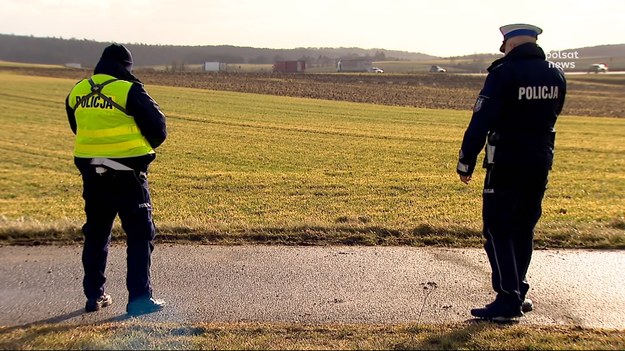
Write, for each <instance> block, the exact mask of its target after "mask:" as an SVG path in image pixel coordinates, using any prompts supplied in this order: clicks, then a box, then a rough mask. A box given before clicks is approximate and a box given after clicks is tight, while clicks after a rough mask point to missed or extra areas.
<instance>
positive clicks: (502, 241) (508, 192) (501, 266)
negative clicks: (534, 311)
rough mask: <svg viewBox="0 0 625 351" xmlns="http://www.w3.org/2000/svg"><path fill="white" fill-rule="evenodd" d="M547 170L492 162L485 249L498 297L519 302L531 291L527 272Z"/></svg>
mask: <svg viewBox="0 0 625 351" xmlns="http://www.w3.org/2000/svg"><path fill="white" fill-rule="evenodd" d="M548 173H549V170H548V169H543V168H540V167H539V168H534V169H527V168H524V169H519V168H512V167H505V166H500V165H498V164H495V165H491V166H489V168H488V169H487V173H486V177H485V180H484V194H483V202H482V205H483V211H482V215H483V221H484V228H483V231H484V237H485V238H486V243H485V244H484V248H485V249H486V253H487V255H488V259H489V261H490V265H491V268H492V284H493V290H495V292H497V299H503V300H504V301H506V302H507V303H510V304H513V305H519V306H520V304H521V303H522V302H523V300H524V299H525V295H526V294H527V291H528V290H529V284H528V283H527V279H526V274H527V270H528V267H529V264H530V260H531V257H532V251H533V239H534V227H535V226H536V223H537V222H538V220H539V218H540V216H541V213H542V207H541V203H542V199H543V196H544V194H545V189H546V187H547V182H548Z"/></svg>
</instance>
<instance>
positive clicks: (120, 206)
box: [76, 163, 156, 301]
mask: <svg viewBox="0 0 625 351" xmlns="http://www.w3.org/2000/svg"><path fill="white" fill-rule="evenodd" d="M76 165H77V167H78V169H79V170H80V171H81V174H82V179H83V198H84V200H85V214H86V217H87V220H86V223H85V224H84V225H83V227H82V231H83V234H84V236H85V242H84V246H83V252H82V263H83V268H84V272H85V275H84V279H83V289H84V293H85V296H86V297H87V298H97V297H99V296H101V295H102V294H103V293H104V288H105V282H106V275H105V270H106V263H107V258H108V251H109V245H110V242H111V230H112V228H113V222H114V220H115V217H116V216H117V215H119V219H120V221H121V225H122V228H123V230H124V232H125V233H126V243H127V250H126V255H127V257H126V260H127V275H126V287H127V289H128V295H129V296H128V300H129V301H133V300H135V299H138V298H143V297H151V296H152V287H151V283H150V266H151V255H152V251H153V250H154V244H153V241H154V238H155V236H156V229H155V227H154V222H153V219H152V202H151V199H150V190H149V186H148V180H147V173H146V172H138V171H115V170H111V169H106V171H105V172H104V173H100V174H99V173H96V167H95V166H93V165H89V164H84V163H80V164H78V163H77V164H76Z"/></svg>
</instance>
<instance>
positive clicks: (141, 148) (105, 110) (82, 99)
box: [69, 74, 154, 158]
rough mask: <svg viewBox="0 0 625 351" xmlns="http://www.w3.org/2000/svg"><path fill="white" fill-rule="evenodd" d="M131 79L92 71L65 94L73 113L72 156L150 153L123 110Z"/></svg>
mask: <svg viewBox="0 0 625 351" xmlns="http://www.w3.org/2000/svg"><path fill="white" fill-rule="evenodd" d="M131 86H132V83H131V82H128V81H125V80H118V79H116V78H115V77H113V76H109V75H106V74H96V75H94V76H93V77H91V78H90V79H83V80H82V81H80V82H78V83H77V84H76V85H75V86H74V88H73V89H72V91H71V92H70V94H69V105H70V106H72V107H73V108H74V116H75V117H76V126H77V129H76V141H75V143H74V156H76V157H82V158H93V157H106V158H125V157H134V156H143V155H147V154H151V153H154V150H153V149H152V147H151V146H150V143H148V141H147V140H146V139H145V137H144V136H143V135H142V134H141V131H140V130H139V127H137V123H136V122H135V119H134V118H133V117H132V116H130V115H128V114H127V113H126V100H127V98H128V92H129V91H130V87H131Z"/></svg>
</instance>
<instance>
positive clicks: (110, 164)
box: [91, 158, 134, 174]
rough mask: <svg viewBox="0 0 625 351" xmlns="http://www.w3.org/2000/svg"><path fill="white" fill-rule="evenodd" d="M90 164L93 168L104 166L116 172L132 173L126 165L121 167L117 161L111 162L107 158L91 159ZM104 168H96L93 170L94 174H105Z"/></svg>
mask: <svg viewBox="0 0 625 351" xmlns="http://www.w3.org/2000/svg"><path fill="white" fill-rule="evenodd" d="M91 164H92V165H94V166H105V167H107V168H110V169H113V170H116V171H134V169H132V168H130V167H128V166H126V165H123V164H121V163H119V162H117V161H113V160H111V159H109V158H93V159H91ZM105 167H96V168H95V171H96V173H98V174H102V173H104V172H106V168H105Z"/></svg>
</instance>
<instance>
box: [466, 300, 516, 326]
mask: <svg viewBox="0 0 625 351" xmlns="http://www.w3.org/2000/svg"><path fill="white" fill-rule="evenodd" d="M471 315H472V316H474V317H477V318H482V319H488V320H492V321H496V322H505V321H509V320H511V319H513V318H517V317H522V316H523V311H522V310H521V306H516V305H510V304H507V303H504V302H501V301H499V300H495V302H493V303H490V304H488V305H486V307H483V308H474V309H472V310H471Z"/></svg>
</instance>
